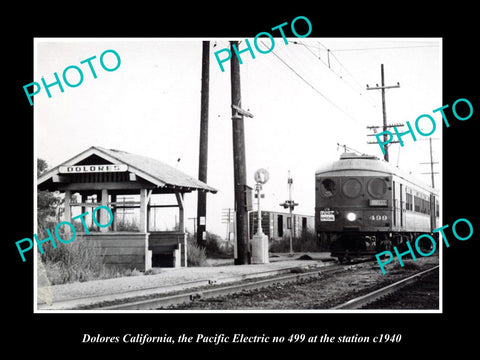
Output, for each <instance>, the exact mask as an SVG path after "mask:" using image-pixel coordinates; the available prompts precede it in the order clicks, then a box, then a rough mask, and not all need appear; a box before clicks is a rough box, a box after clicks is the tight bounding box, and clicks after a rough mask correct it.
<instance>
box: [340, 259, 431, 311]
mask: <svg viewBox="0 0 480 360" xmlns="http://www.w3.org/2000/svg"><path fill="white" fill-rule="evenodd" d="M438 269H439V265H436V266H434V267H432V268H430V269H427V270H424V271H421V272H419V273H417V274H415V275H412V276H409V277H407V278H405V279H402V280H400V281H397V282H395V283H393V284H390V285H387V286H385V287H383V288H381V289H378V290H375V291H372V292H370V293H368V294H366V295H362V296H359V297H357V298H354V299H351V300H349V301H347V302H345V303H343V304H340V305H337V306H335V307H333V308H332V310H349V309H350V310H352V309H361V308H362V307H364V306H366V305H368V304H370V303H372V302H375V301H377V300H379V299H381V298H383V297H385V296H387V295H390V294H393V293H394V292H396V291H398V290H400V289H401V288H403V287H405V286H407V285H410V284H413V283H415V282H417V281H419V280H420V279H422V278H423V277H425V276H428V275H430V274H431V273H432V272H433V271H436V270H438Z"/></svg>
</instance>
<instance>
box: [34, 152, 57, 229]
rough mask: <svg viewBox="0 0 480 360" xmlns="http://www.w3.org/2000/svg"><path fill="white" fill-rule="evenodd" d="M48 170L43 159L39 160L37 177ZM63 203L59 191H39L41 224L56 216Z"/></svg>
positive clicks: (38, 203) (38, 207)
mask: <svg viewBox="0 0 480 360" xmlns="http://www.w3.org/2000/svg"><path fill="white" fill-rule="evenodd" d="M47 169H48V164H47V162H46V161H45V160H43V159H37V177H39V176H41V175H42V174H43V173H45V172H46V171H47ZM62 203H63V199H62V197H61V196H60V194H59V192H58V191H54V192H51V191H48V190H39V191H38V193H37V210H38V221H39V223H41V222H42V220H43V221H45V220H46V218H47V217H48V216H55V215H56V214H57V209H58V208H59V206H60V205H61V204H62Z"/></svg>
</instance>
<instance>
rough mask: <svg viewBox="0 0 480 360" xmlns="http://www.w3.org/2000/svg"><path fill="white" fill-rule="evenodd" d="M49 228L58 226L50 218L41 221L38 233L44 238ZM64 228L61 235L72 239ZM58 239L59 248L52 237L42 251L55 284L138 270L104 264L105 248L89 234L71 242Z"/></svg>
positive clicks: (103, 277)
mask: <svg viewBox="0 0 480 360" xmlns="http://www.w3.org/2000/svg"><path fill="white" fill-rule="evenodd" d="M46 225H48V226H46ZM47 228H48V229H50V232H51V233H52V228H55V226H54V225H52V224H50V223H49V222H46V224H45V223H39V225H38V232H37V236H38V237H39V239H40V240H43V239H45V238H47V237H48V234H47V232H46V229H47ZM62 230H63V228H60V229H59V233H60V236H61V237H62V238H64V239H68V238H69V237H70V235H67V234H66V233H65V232H64V231H62ZM53 237H55V235H53ZM55 243H56V246H57V247H56V248H53V246H52V243H51V242H50V241H49V242H46V243H43V244H42V249H43V251H44V252H43V254H41V255H40V259H41V261H42V262H43V264H44V266H45V270H46V273H47V277H48V279H49V281H50V283H51V285H57V284H65V283H72V282H76V281H80V282H83V281H89V280H98V279H108V278H113V277H119V276H131V275H137V274H138V271H135V270H133V271H132V270H121V271H119V270H118V269H116V268H115V267H106V266H105V265H104V264H103V257H102V255H103V254H102V250H101V249H100V248H99V247H96V246H95V243H94V242H93V241H91V240H88V239H86V238H82V237H78V236H77V237H76V238H75V240H73V241H72V242H71V243H67V244H63V243H60V242H55Z"/></svg>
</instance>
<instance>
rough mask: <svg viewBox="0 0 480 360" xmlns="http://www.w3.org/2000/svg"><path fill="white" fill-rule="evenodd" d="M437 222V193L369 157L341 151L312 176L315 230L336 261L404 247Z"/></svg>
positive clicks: (408, 175)
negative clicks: (340, 153)
mask: <svg viewBox="0 0 480 360" xmlns="http://www.w3.org/2000/svg"><path fill="white" fill-rule="evenodd" d="M438 224H439V193H438V191H437V190H435V189H434V188H432V187H430V186H428V185H425V184H423V183H422V182H420V181H418V180H417V179H414V178H413V177H412V176H411V175H410V174H407V173H405V172H403V171H401V170H400V169H398V168H396V167H394V166H393V165H391V164H390V163H388V162H386V161H383V160H380V159H378V158H377V157H375V156H370V155H358V154H354V153H343V154H342V155H341V156H340V159H339V160H337V161H334V162H331V163H329V164H327V165H325V166H323V167H321V168H319V169H318V170H317V171H316V172H315V229H316V232H317V236H318V237H319V238H320V239H321V240H322V241H324V242H327V243H330V244H331V256H332V257H336V258H338V260H339V261H340V262H343V261H344V260H351V259H352V258H354V257H362V256H371V255H374V254H376V253H378V252H380V251H385V250H389V249H392V247H393V246H397V248H398V249H399V250H400V249H403V248H405V249H406V242H407V241H410V243H411V244H413V242H412V240H413V241H414V240H415V239H416V237H418V235H420V234H424V233H429V234H431V233H432V231H433V230H434V229H435V228H437V227H438ZM422 240H426V239H422ZM419 246H420V247H422V248H423V247H424V248H425V251H426V250H427V249H428V248H429V247H431V246H432V244H431V242H430V241H429V240H426V241H424V242H421V243H420V244H419Z"/></svg>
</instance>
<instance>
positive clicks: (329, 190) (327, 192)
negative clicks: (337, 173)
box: [320, 179, 336, 197]
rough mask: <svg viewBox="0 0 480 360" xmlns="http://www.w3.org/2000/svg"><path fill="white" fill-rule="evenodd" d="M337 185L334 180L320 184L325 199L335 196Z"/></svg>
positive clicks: (327, 180)
mask: <svg viewBox="0 0 480 360" xmlns="http://www.w3.org/2000/svg"><path fill="white" fill-rule="evenodd" d="M335 191H336V185H335V182H334V181H333V180H332V179H324V180H323V181H322V183H321V184H320V193H321V194H322V196H324V197H331V196H333V194H335Z"/></svg>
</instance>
